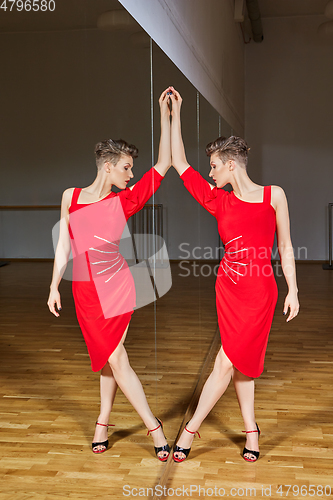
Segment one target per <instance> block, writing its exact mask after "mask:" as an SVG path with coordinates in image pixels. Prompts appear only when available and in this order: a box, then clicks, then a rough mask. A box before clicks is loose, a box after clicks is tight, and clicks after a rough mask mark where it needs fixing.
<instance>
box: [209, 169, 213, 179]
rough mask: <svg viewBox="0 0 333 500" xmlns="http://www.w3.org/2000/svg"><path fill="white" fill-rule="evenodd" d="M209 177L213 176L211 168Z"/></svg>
mask: <svg viewBox="0 0 333 500" xmlns="http://www.w3.org/2000/svg"><path fill="white" fill-rule="evenodd" d="M209 177H213V169H211V171H210V172H209Z"/></svg>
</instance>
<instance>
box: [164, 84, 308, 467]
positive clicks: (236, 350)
mask: <svg viewBox="0 0 333 500" xmlns="http://www.w3.org/2000/svg"><path fill="white" fill-rule="evenodd" d="M171 101H172V123H171V151H172V164H173V166H174V167H175V168H176V170H177V171H178V173H179V175H180V176H181V179H182V180H183V182H184V185H185V187H186V188H187V189H188V191H189V192H190V193H191V194H192V195H193V197H194V198H195V199H196V200H197V201H198V202H199V203H200V204H201V205H202V206H203V207H204V208H205V209H206V210H208V212H210V213H211V214H212V215H213V216H215V217H216V219H217V222H218V230H219V233H220V236H221V239H222V242H223V244H224V246H225V255H224V257H223V259H222V261H221V263H220V266H219V270H218V276H217V280H216V306H217V313H218V322H219V329H220V334H221V343H222V346H221V348H220V350H219V352H218V354H217V357H216V360H215V364H214V368H213V371H212V373H211V374H210V376H209V377H208V379H207V381H206V383H205V385H204V387H203V390H202V393H201V396H200V399H199V402H198V406H197V408H196V411H195V413H194V415H193V417H192V418H191V420H190V421H189V422H187V424H186V426H185V429H184V431H183V433H182V434H181V436H180V438H179V440H178V442H177V445H176V447H175V449H174V454H173V458H174V460H175V461H176V462H182V461H183V460H185V459H186V457H187V456H188V454H189V452H190V447H191V444H192V441H193V437H194V435H195V434H196V433H197V431H198V429H199V427H200V425H201V423H202V421H203V420H204V419H205V418H206V416H207V415H208V413H209V412H210V411H211V409H212V408H213V407H214V405H215V404H216V402H217V401H218V400H219V399H220V397H221V396H222V395H223V393H224V392H225V390H226V389H227V387H228V385H229V382H230V380H231V378H232V379H233V383H234V386H235V390H236V394H237V398H238V402H239V406H240V410H241V413H242V417H243V420H244V426H245V431H244V432H246V443H245V448H244V450H243V458H244V459H245V460H246V461H249V462H255V461H256V460H257V459H258V458H259V435H260V430H259V427H258V425H257V423H256V419H255V412H254V378H256V377H259V376H260V374H261V373H262V371H263V368H264V357H265V352H266V346H267V341H268V335H269V331H270V327H271V323H272V319H273V315H274V309H275V306H276V301H277V286H276V282H275V278H274V275H273V269H272V266H271V251H272V246H273V242H274V234H275V232H276V234H277V243H278V249H279V253H280V258H281V265H282V270H283V273H284V276H285V279H286V281H287V284H288V294H287V296H286V298H285V302H284V309H283V314H287V313H288V311H289V315H288V317H287V321H288V322H289V321H290V320H291V319H293V318H294V317H295V316H296V315H297V314H298V311H299V302H298V290H297V284H296V272H295V261H294V254H293V248H292V244H291V239H290V229H289V215H288V205H287V200H286V196H285V194H284V191H283V190H282V189H281V188H280V187H278V186H265V187H263V186H260V185H258V184H255V183H254V182H252V181H251V179H250V178H249V176H248V174H247V168H246V167H247V159H248V146H247V144H246V142H245V141H244V140H243V139H241V138H240V137H235V136H231V137H229V138H224V137H220V138H218V139H217V140H216V141H214V142H212V143H210V144H209V145H208V146H207V148H206V153H207V155H208V156H209V158H210V167H211V170H210V174H209V176H210V177H211V178H212V180H213V181H214V183H215V186H214V185H213V184H211V183H209V182H208V181H206V180H205V179H204V178H203V177H202V176H201V175H200V174H199V172H197V171H196V170H194V169H193V168H192V167H190V165H189V164H188V162H187V160H186V155H185V151H184V145H183V140H182V135H181V122H180V108H181V104H182V98H181V96H180V94H179V93H178V92H177V91H176V90H175V89H173V88H172V95H171ZM227 183H230V184H231V185H232V187H233V191H232V192H231V193H228V192H227V191H225V190H223V189H221V188H223V186H225V185H226V184H227Z"/></svg>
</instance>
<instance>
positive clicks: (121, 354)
mask: <svg viewBox="0 0 333 500" xmlns="http://www.w3.org/2000/svg"><path fill="white" fill-rule="evenodd" d="M126 363H128V358H127V354H126V351H125V348H124V346H120V345H119V346H118V347H117V349H116V350H115V351H114V352H113V353H112V354H111V356H110V357H109V359H108V364H109V366H110V368H111V371H112V372H117V371H120V370H121V369H122V368H123V367H124V365H125V364H126Z"/></svg>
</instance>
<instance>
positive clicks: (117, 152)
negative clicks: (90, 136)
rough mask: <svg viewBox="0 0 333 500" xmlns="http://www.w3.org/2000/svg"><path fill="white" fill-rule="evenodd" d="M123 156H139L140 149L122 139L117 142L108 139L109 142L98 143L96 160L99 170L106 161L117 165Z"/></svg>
mask: <svg viewBox="0 0 333 500" xmlns="http://www.w3.org/2000/svg"><path fill="white" fill-rule="evenodd" d="M122 155H128V156H132V158H136V157H137V156H138V149H137V148H136V147H135V146H134V145H133V144H128V143H127V142H126V141H123V140H122V139H118V140H116V141H114V140H112V139H108V140H107V141H102V142H98V143H97V144H96V146H95V158H96V165H97V168H98V169H100V168H101V166H102V163H103V162H104V161H110V162H111V163H112V164H113V165H117V163H118V161H119V160H120V158H121V156H122Z"/></svg>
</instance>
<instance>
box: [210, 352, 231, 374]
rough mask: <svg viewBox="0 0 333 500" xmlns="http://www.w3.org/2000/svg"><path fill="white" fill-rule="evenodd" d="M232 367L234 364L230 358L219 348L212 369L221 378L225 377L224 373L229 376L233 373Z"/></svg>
mask: <svg viewBox="0 0 333 500" xmlns="http://www.w3.org/2000/svg"><path fill="white" fill-rule="evenodd" d="M233 368H234V365H233V364H232V362H231V361H230V359H229V358H228V357H227V356H226V355H225V354H224V352H223V351H222V350H221V351H220V352H219V353H218V355H217V357H216V361H215V366H214V370H215V372H216V374H217V375H218V376H219V377H221V378H223V377H225V375H228V374H230V376H231V375H232V373H233Z"/></svg>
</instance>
